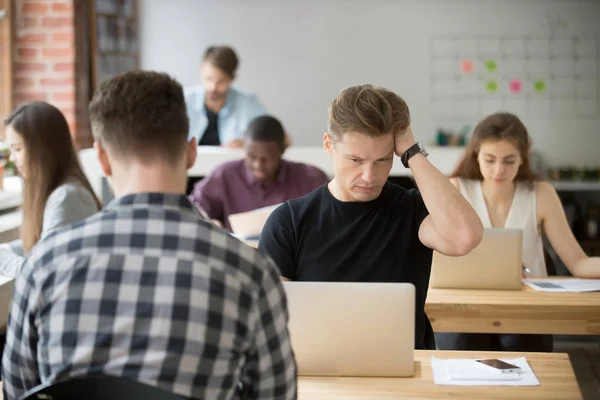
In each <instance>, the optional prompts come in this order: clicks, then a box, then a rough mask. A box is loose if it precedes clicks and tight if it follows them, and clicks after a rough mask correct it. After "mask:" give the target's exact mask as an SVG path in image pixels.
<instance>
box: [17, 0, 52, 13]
mask: <svg viewBox="0 0 600 400" xmlns="http://www.w3.org/2000/svg"><path fill="white" fill-rule="evenodd" d="M22 10H23V12H24V13H25V14H45V13H47V12H48V3H45V2H41V1H35V2H33V1H31V2H27V3H23V7H22Z"/></svg>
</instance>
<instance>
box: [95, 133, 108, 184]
mask: <svg viewBox="0 0 600 400" xmlns="http://www.w3.org/2000/svg"><path fill="white" fill-rule="evenodd" d="M94 148H95V149H96V155H97V156H98V162H99V163H100V168H101V169H102V173H103V174H104V176H107V177H110V176H112V168H111V166H110V161H109V160H108V154H107V152H106V149H105V148H104V146H102V144H101V143H100V142H94Z"/></svg>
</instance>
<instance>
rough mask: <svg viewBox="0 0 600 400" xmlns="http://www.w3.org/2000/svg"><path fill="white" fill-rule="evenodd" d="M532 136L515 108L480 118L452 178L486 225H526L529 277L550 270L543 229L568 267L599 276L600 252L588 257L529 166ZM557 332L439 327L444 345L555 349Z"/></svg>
mask: <svg viewBox="0 0 600 400" xmlns="http://www.w3.org/2000/svg"><path fill="white" fill-rule="evenodd" d="M530 150H531V139H530V137H529V134H528V132H527V129H526V128H525V125H523V123H522V122H521V120H520V119H519V118H518V117H517V116H515V115H513V114H510V113H506V112H500V113H495V114H492V115H489V116H487V117H486V118H484V119H483V120H482V121H481V122H479V123H478V124H477V126H476V127H475V129H474V132H473V136H472V138H471V140H470V142H469V144H468V146H467V149H466V150H465V153H464V156H463V158H462V159H461V161H460V162H459V164H458V166H457V167H456V169H455V171H454V172H453V173H452V174H451V178H450V180H451V182H452V183H453V184H454V185H455V186H456V187H457V188H458V189H459V190H460V192H461V193H462V194H463V196H465V198H466V199H467V200H468V201H469V203H470V204H471V206H473V208H474V209H475V211H476V212H477V214H478V215H479V217H480V218H481V220H482V222H483V226H484V227H485V228H491V227H499V228H516V229H521V230H522V231H523V265H524V267H526V269H525V270H526V271H528V272H526V273H524V274H525V275H526V276H528V277H544V276H547V275H548V272H547V270H546V263H545V259H544V249H543V243H542V235H543V234H545V235H546V236H547V238H548V240H549V241H550V244H551V245H552V247H553V248H554V250H555V251H556V253H557V254H558V256H559V257H560V259H561V260H562V261H563V263H564V264H565V266H566V267H567V268H568V269H569V271H570V272H571V274H572V275H574V276H577V277H581V278H600V257H588V256H587V255H586V254H585V253H584V251H583V250H582V248H581V246H580V245H579V243H578V242H577V240H576V239H575V236H574V235H573V232H572V231H571V229H570V227H569V224H568V222H567V217H566V215H565V211H564V208H563V206H562V203H561V201H560V198H559V197H558V194H557V193H556V190H555V189H554V187H553V186H552V185H551V184H549V183H548V182H544V181H542V180H541V178H540V177H539V176H537V175H536V174H535V173H534V172H533V171H532V169H531V166H530ZM552 339H553V338H552V335H512V334H499V335H494V334H471V333H438V334H436V342H437V345H438V348H440V349H444V350H496V351H503V350H505V351H552V347H553V343H552V342H553V340H552Z"/></svg>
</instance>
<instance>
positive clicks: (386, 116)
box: [327, 85, 410, 140]
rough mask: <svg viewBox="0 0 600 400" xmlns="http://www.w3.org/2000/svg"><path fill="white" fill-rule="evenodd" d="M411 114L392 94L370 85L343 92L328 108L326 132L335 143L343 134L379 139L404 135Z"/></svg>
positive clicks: (356, 86)
mask: <svg viewBox="0 0 600 400" xmlns="http://www.w3.org/2000/svg"><path fill="white" fill-rule="evenodd" d="M409 125H410V113H409V111H408V106H407V105H406V102H405V101H404V100H403V99H402V98H401V97H400V96H398V95H397V94H395V93H394V92H392V91H390V90H387V89H385V88H382V87H377V86H373V85H355V86H350V87H347V88H346V89H344V90H342V92H341V93H340V94H339V96H338V97H336V98H335V99H334V100H333V101H332V102H331V105H330V106H329V121H328V126H327V128H328V132H329V134H330V135H331V136H332V138H333V139H334V140H338V139H340V138H341V137H342V136H343V135H344V134H345V133H348V132H360V133H364V134H366V135H368V136H373V137H377V136H382V135H387V134H390V133H391V134H397V133H402V132H404V131H406V129H407V128H408V126H409Z"/></svg>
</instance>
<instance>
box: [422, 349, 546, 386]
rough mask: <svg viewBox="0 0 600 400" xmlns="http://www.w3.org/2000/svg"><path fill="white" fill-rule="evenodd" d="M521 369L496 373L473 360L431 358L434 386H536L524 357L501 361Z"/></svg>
mask: <svg viewBox="0 0 600 400" xmlns="http://www.w3.org/2000/svg"><path fill="white" fill-rule="evenodd" d="M502 361H505V362H507V363H510V364H514V365H516V366H518V367H520V368H521V372H519V373H517V372H502V371H496V370H494V369H493V368H490V367H488V366H486V365H482V364H479V363H478V362H476V361H475V360H473V359H464V358H463V359H440V358H437V357H434V356H432V357H431V369H432V370H433V380H434V382H435V384H436V385H452V386H538V385H539V384H540V382H539V381H538V379H537V377H536V376H535V374H534V373H533V370H532V369H531V367H530V366H529V363H528V362H527V360H526V359H525V357H521V358H517V359H503V360H502Z"/></svg>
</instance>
